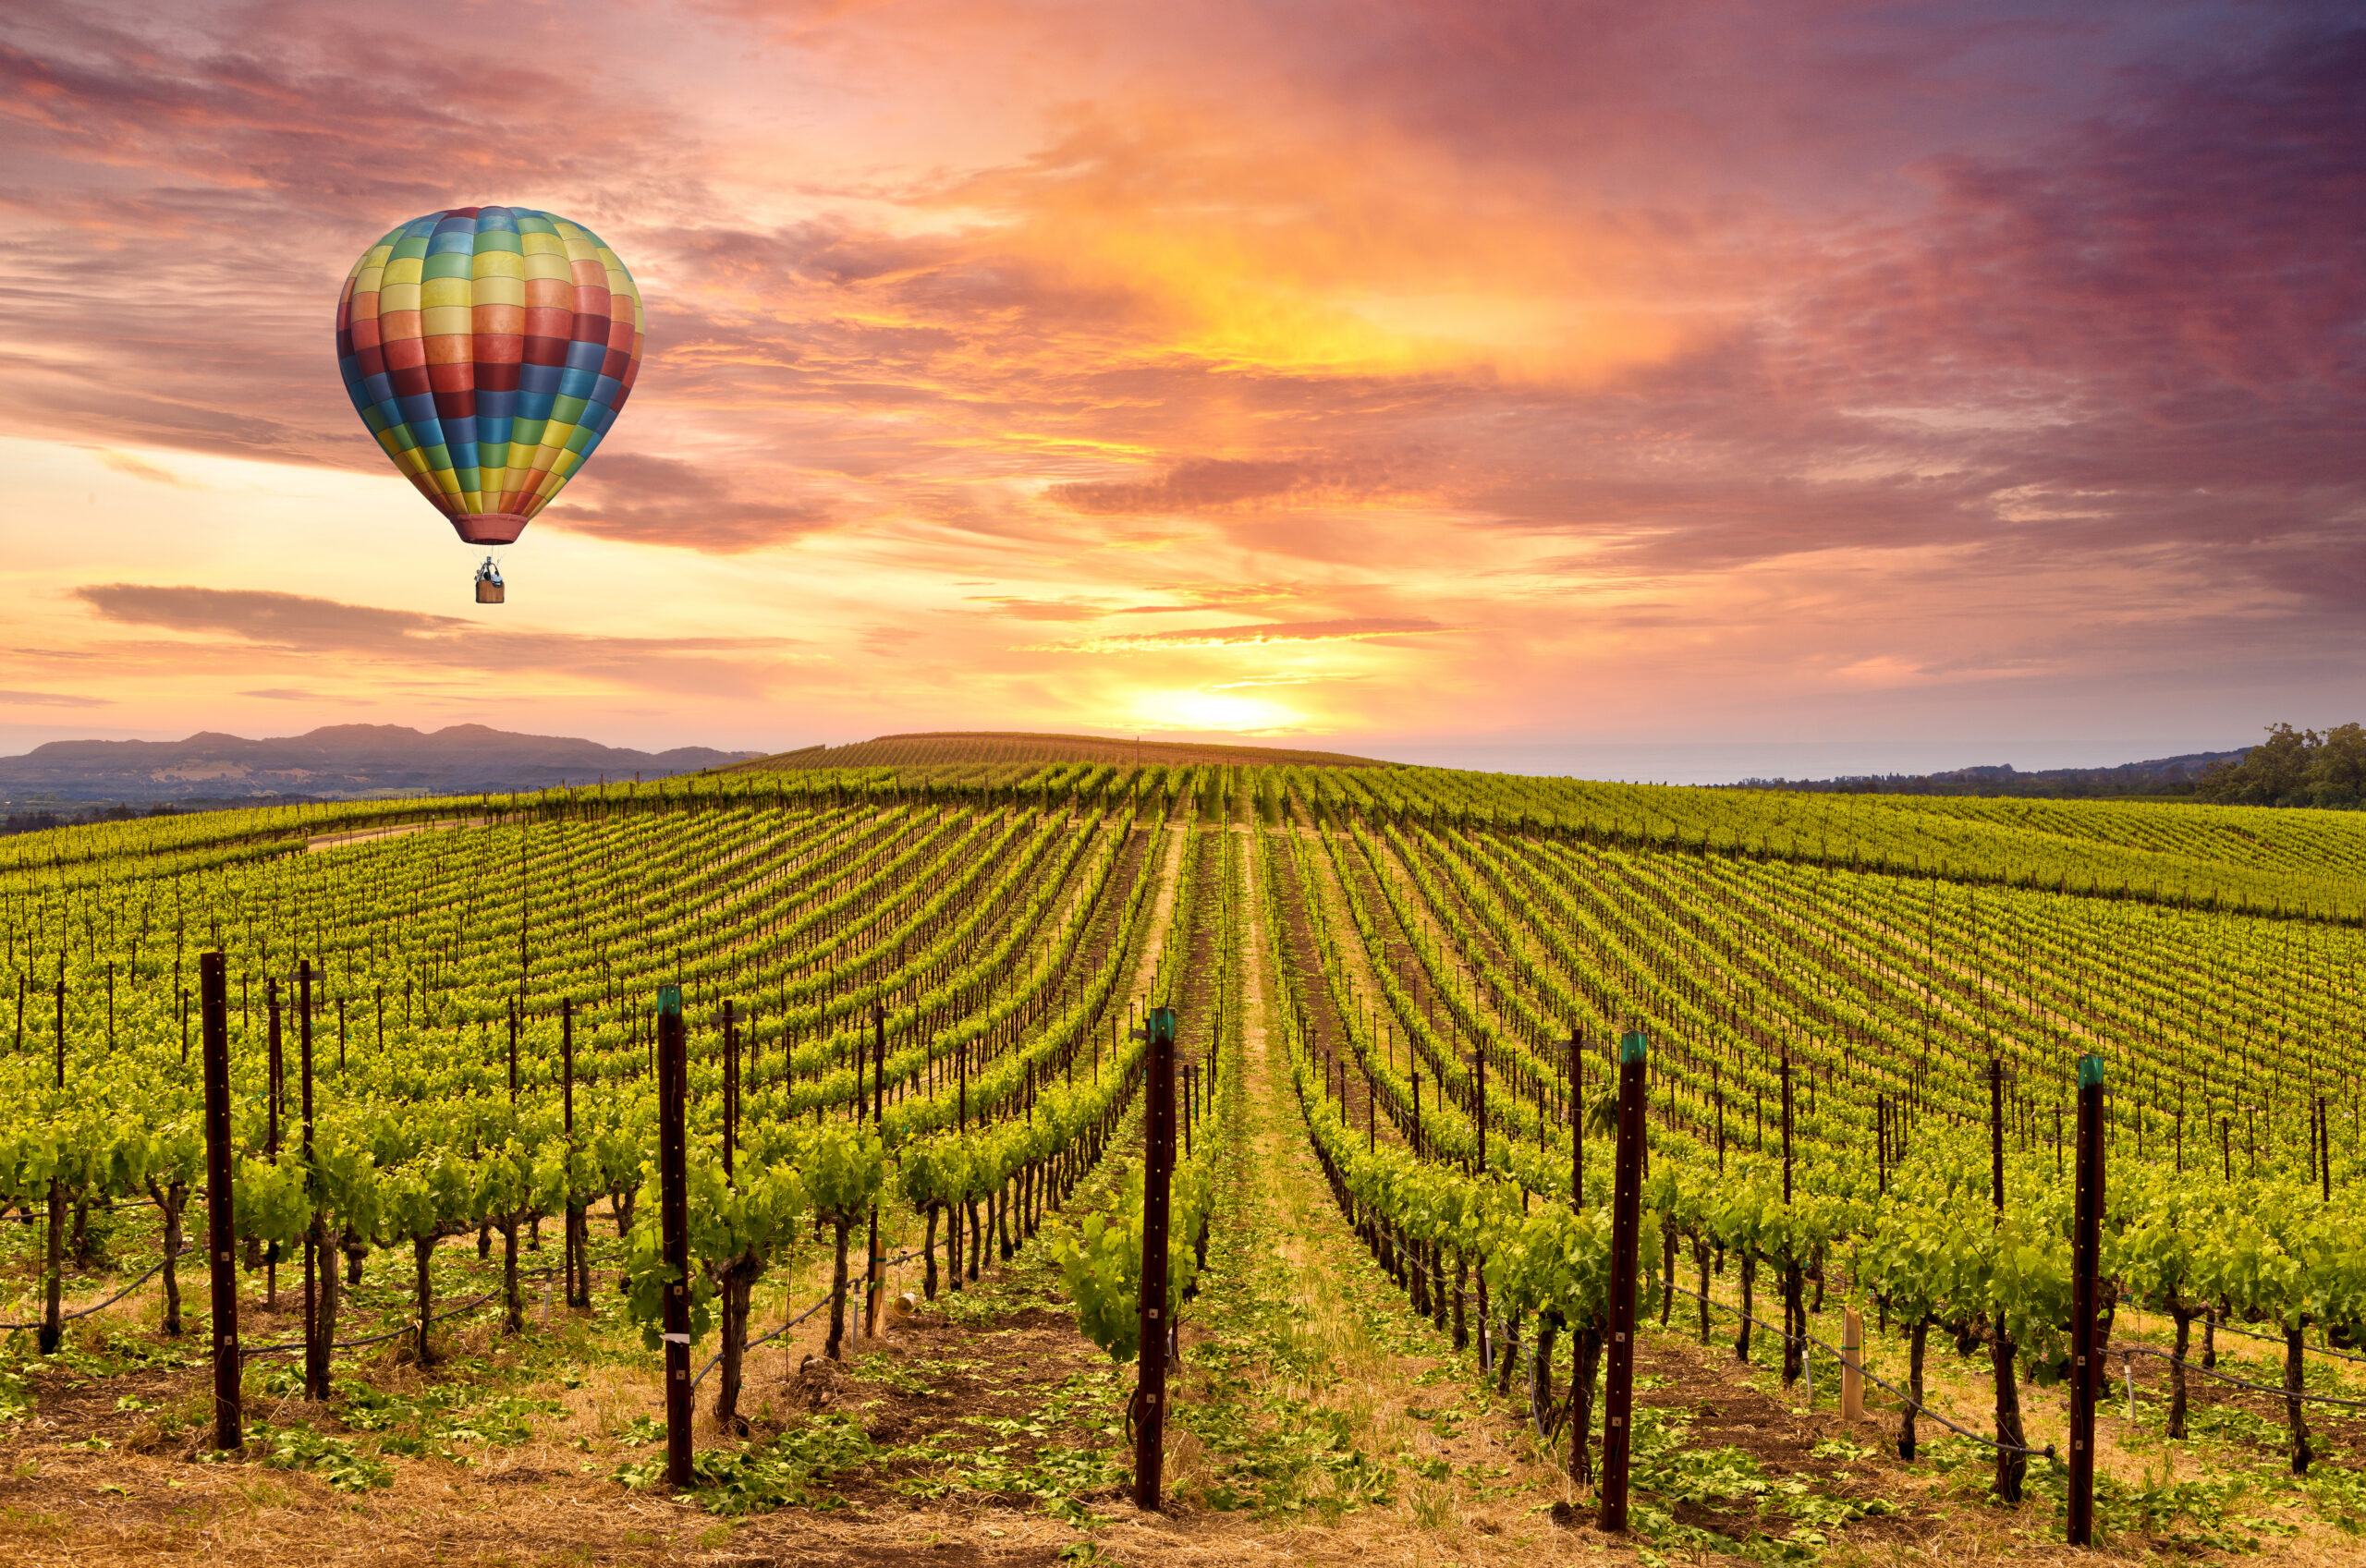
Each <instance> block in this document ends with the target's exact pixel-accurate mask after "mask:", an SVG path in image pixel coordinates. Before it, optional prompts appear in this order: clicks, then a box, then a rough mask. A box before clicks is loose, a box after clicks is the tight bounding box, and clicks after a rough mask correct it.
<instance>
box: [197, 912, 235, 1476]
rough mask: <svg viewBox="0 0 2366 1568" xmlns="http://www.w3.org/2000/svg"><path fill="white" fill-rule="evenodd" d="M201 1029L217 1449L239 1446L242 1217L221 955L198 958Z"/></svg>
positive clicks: (227, 987) (227, 1000) (226, 995)
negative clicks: (236, 1196) (234, 1172)
mask: <svg viewBox="0 0 2366 1568" xmlns="http://www.w3.org/2000/svg"><path fill="white" fill-rule="evenodd" d="M198 1029H199V1032H200V1034H201V1036H202V1037H203V1042H202V1054H203V1056H204V1058H205V1062H204V1072H205V1263H206V1269H207V1271H208V1273H209V1275H210V1276H211V1278H212V1281H213V1446H214V1447H215V1448H218V1449H222V1450H225V1451H228V1450H232V1449H237V1448H241V1447H243V1446H245V1443H246V1433H245V1430H244V1428H243V1424H242V1423H241V1421H240V1420H239V1411H238V1269H237V1266H236V1264H235V1263H234V1261H233V1255H234V1254H235V1253H236V1252H237V1251H238V1218H237V1215H236V1213H235V1212H234V1211H233V1209H232V1205H231V1197H230V1169H231V1167H230V981H229V976H228V972H227V970H226V968H225V966H224V960H223V956H222V954H220V953H208V954H202V955H201V956H200V957H199V959H198Z"/></svg>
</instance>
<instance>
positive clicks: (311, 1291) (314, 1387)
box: [296, 958, 336, 1399]
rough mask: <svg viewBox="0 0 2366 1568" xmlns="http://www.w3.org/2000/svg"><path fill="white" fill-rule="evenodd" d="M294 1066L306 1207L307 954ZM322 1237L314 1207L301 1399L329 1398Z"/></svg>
mask: <svg viewBox="0 0 2366 1568" xmlns="http://www.w3.org/2000/svg"><path fill="white" fill-rule="evenodd" d="M296 1065H297V1072H298V1074H299V1076H300V1077H301V1078H302V1081H303V1107H304V1185H305V1187H306V1189H307V1192H306V1197H307V1201H308V1206H311V1205H312V1204H317V1202H318V1197H317V1196H316V1195H314V1194H312V1193H311V1190H310V1189H311V1183H312V961H311V959H309V958H306V959H303V960H301V961H299V963H298V964H297V966H296ZM326 1243H327V1238H326V1237H324V1236H323V1234H321V1216H320V1210H319V1209H318V1208H313V1209H312V1213H311V1218H310V1220H309V1221H308V1222H307V1223H306V1224H305V1227H304V1397H305V1398H307V1399H326V1398H328V1397H329V1335H328V1324H327V1320H326V1319H327V1315H326V1314H325V1313H323V1311H322V1305H323V1301H322V1291H323V1288H324V1284H323V1280H322V1279H321V1270H322V1269H323V1267H325V1268H327V1269H328V1270H330V1275H331V1277H330V1279H329V1280H328V1281H327V1282H325V1288H327V1289H335V1268H336V1265H335V1263H334V1262H333V1261H331V1259H332V1258H334V1257H335V1254H334V1253H325V1254H324V1250H323V1249H324V1246H325V1245H326Z"/></svg>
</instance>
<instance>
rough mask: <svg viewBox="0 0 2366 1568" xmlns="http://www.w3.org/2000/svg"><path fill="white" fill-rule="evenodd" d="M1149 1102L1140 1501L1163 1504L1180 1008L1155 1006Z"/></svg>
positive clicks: (1138, 1395)
mask: <svg viewBox="0 0 2366 1568" xmlns="http://www.w3.org/2000/svg"><path fill="white" fill-rule="evenodd" d="M1142 1032H1143V1034H1144V1035H1145V1037H1146V1038H1147V1041H1148V1044H1149V1048H1150V1049H1149V1051H1148V1053H1147V1054H1148V1058H1149V1059H1148V1061H1147V1062H1145V1063H1144V1066H1145V1067H1146V1068H1147V1070H1148V1072H1147V1081H1146V1084H1145V1086H1144V1087H1145V1089H1146V1091H1147V1096H1148V1098H1147V1100H1146V1101H1145V1104H1144V1106H1143V1111H1144V1115H1143V1122H1144V1132H1145V1144H1146V1146H1147V1147H1146V1148H1145V1149H1144V1156H1145V1158H1144V1161H1143V1171H1142V1295H1141V1307H1140V1312H1141V1324H1140V1337H1141V1370H1140V1382H1139V1383H1138V1384H1137V1386H1136V1388H1135V1392H1134V1506H1135V1507H1137V1508H1140V1509H1145V1510H1148V1509H1154V1508H1156V1507H1157V1506H1158V1504H1159V1482H1160V1473H1161V1471H1162V1470H1163V1469H1164V1468H1165V1461H1166V1341H1167V1328H1168V1325H1167V1321H1166V1307H1167V1299H1166V1294H1167V1293H1166V1229H1167V1199H1168V1189H1169V1187H1170V1185H1172V1182H1173V1178H1174V1175H1175V1009H1174V1008H1172V1007H1153V1008H1152V1009H1150V1013H1149V1016H1148V1018H1147V1019H1146V1020H1145V1027H1144V1028H1143V1031H1142Z"/></svg>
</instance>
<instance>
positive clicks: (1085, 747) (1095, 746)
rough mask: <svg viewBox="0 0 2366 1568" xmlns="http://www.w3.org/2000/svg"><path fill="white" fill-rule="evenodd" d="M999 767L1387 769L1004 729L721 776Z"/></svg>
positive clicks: (814, 751) (1223, 748)
mask: <svg viewBox="0 0 2366 1568" xmlns="http://www.w3.org/2000/svg"><path fill="white" fill-rule="evenodd" d="M1002 762H1119V763H1125V762H1155V763H1162V764H1165V765H1167V766H1209V765H1231V766H1238V767H1251V766H1255V765H1258V764H1261V763H1262V764H1266V765H1269V766H1274V767H1280V766H1285V765H1287V766H1292V767H1299V768H1384V767H1387V766H1389V764H1388V763H1385V762H1382V761H1379V760H1375V759H1373V758H1370V757H1350V756H1348V755H1347V754H1346V753H1344V752H1338V751H1298V750H1291V749H1289V748H1284V747H1278V746H1250V745H1245V744H1241V743H1238V742H1225V743H1214V744H1209V743H1201V742H1194V741H1175V740H1112V739H1109V738H1108V737H1106V736H1104V735H1027V734H1018V733H1013V732H1010V731H1006V730H937V731H930V732H928V733H926V734H922V735H880V736H878V737H877V738H875V739H872V740H859V741H855V742H853V743H852V744H850V745H847V746H809V747H806V748H803V749H802V750H798V751H784V752H781V753H779V754H777V755H775V756H772V757H759V758H756V759H755V760H752V761H748V762H742V763H739V764H738V765H737V766H735V767H732V768H726V769H720V770H717V771H718V772H747V771H762V770H771V769H780V768H921V767H933V766H977V765H980V764H988V765H991V764H994V763H1002Z"/></svg>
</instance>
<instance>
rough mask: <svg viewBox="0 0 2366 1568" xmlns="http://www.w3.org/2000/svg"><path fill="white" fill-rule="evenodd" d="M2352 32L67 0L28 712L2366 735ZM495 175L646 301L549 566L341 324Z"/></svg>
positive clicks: (1626, 755)
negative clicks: (400, 470) (614, 402)
mask: <svg viewBox="0 0 2366 1568" xmlns="http://www.w3.org/2000/svg"><path fill="white" fill-rule="evenodd" d="M2345 12H2347V13H2348V16H2347V17H2346V18H2345V15H2344V13H2345ZM2355 18H2356V13H2355V12H2354V11H2349V9H2348V7H2343V6H2323V5H2292V6H2277V5H2224V6H2214V5H2180V4H2175V3H2170V0H2140V3H2129V4H2111V3H2094V4H2085V5H2080V6H2062V5H2059V4H2029V5H1996V4H1990V5H1956V6H1949V5H1936V4H1934V5H1897V6H1879V5H1850V4H1845V3H1840V0H1788V3H1785V0H1774V3H1750V4H1731V5H1725V4H1677V5H1669V6H1645V5H1637V4H1633V3H1631V0H1627V3H1619V4H1604V5H1585V4H1543V3H1531V0H1489V3H1487V4H1471V3H1470V0H1428V3H1415V0H1353V3H1347V0H1264V3H1262V4H1248V3H1223V0H1176V3H1166V4H1135V3H1131V0H1090V3H1078V4H1055V3H1041V4H1024V3H1017V0H1010V3H1005V0H944V3H937V0H909V3H895V0H812V3H810V4H794V3H773V0H710V3H705V4H678V3H677V4H667V3H664V0H647V3H643V4H604V3H600V0H569V3H567V4H564V5H560V4H550V5H506V4H491V3H486V4H452V3H444V0H424V3H416V4H414V3H408V0H407V3H406V4H404V5H402V6H361V5H348V4H341V3H337V4H322V3H317V0H315V3H311V4H274V5H253V6H239V5H173V4H155V3H143V4H139V5H113V4H104V3H102V4H91V3H90V0H73V3H70V4H68V3H65V0H54V3H43V0H32V3H30V4H28V3H23V0H18V3H14V4H6V5H0V462H5V465H6V472H7V475H8V483H7V486H6V503H5V506H0V545H5V549H0V592H5V595H6V598H5V603H6V611H5V614H6V619H7V623H8V625H7V635H6V638H0V751H6V752H13V751H20V750H23V749H25V748H28V747H30V746H33V745H36V744H39V743H40V742H42V741H43V740H49V739H56V738H65V737H79V736H88V735H99V736H140V737H147V738H163V737H173V736H179V735H187V734H189V733H190V732H191V731H194V730H199V729H214V730H226V731H230V732H233V733H237V734H242V735H287V734H294V733H298V732H300V731H303V730H307V729H310V728H312V727H313V726H315V725H319V724H323V723H348V722H369V723H409V724H417V725H420V726H421V727H425V728H433V727H435V726H438V725H441V724H446V723H462V722H480V723H492V724H496V725H499V726H500V727H503V728H507V729H518V730H528V731H532V732H536V733H544V734H566V735H589V736H591V737H593V738H596V739H600V740H604V741H608V742H612V743H616V744H622V745H631V746H640V747H652V748H654V747H669V746H676V745H684V744H707V745H716V746H729V747H757V748H766V749H772V748H789V747H797V746H802V745H807V744H811V743H812V742H815V741H832V742H837V741H845V740H848V739H854V738H860V737H863V736H868V735H875V734H881V733H885V732H892V731H899V730H912V729H937V728H964V729H969V728H1007V729H1027V730H1054V729H1059V730H1086V731H1093V732H1098V733H1118V734H1135V733H1140V734H1142V735H1177V736H1184V735H1189V736H1197V735H1207V734H1211V733H1229V734H1238V735H1248V736H1252V737H1262V738H1271V739H1274V740H1277V741H1284V742H1287V743H1290V744H1298V745H1318V746H1323V747H1328V748H1336V749H1346V750H1364V751H1369V752H1372V753H1374V754H1377V755H1383V756H1401V757H1405V758H1407V759H1409V760H1441V761H1446V760H1453V761H1463V762H1468V763H1471V764H1474V765H1482V766H1501V767H1533V768H1535V769H1537V770H1538V771H1556V772H1557V771H1564V769H1565V768H1566V769H1567V770H1569V771H1579V772H1589V771H1590V772H1605V773H1623V774H1625V775H1626V776H1637V777H1646V776H1647V777H1671V778H1673V777H1691V776H1699V777H1703V778H1714V777H1726V778H1730V777H1736V776H1739V775H1740V774H1742V773H1747V772H1790V773H1792V774H1794V775H1798V774H1800V773H1809V772H1813V773H1821V772H1834V771H1838V770H1841V769H1846V770H1848V771H1858V770H1862V769H1885V768H1887V767H1891V766H1896V767H1914V768H1922V767H1945V766H1956V765H1962V764H1968V763H1979V762H1994V761H2006V760H2009V761H2013V762H2015V763H2018V764H2020V765H2022V766H2045V765H2062V764H2066V763H2091V764H2100V763H2110V762H2118V761H2125V760H2134V759H2136V758H2139V757H2145V756H2158V755H2163V754H2165V753H2168V752H2172V751H2177V750H2186V749H2195V748H2206V747H2226V746H2233V745H2241V744H2245V743H2247V742H2248V741H2249V740H2250V739H2251V738H2252V737H2253V736H2255V735H2257V734H2258V731H2259V728H2260V726H2261V725H2262V724H2264V723H2267V722H2269V721H2272V720H2278V719H2288V720H2290V721H2292V722H2294V723H2302V724H2317V725H2323V724H2325V723H2336V722H2340V721H2343V720H2348V719H2353V718H2366V681H2361V679H2360V674H2359V672H2360V654H2361V651H2366V618H2361V615H2360V611H2361V610H2366V267H2361V265H2360V255H2361V240H2362V239H2366V94H2361V93H2360V90H2359V84H2360V82H2361V81H2366V29H2361V28H2360V26H2359V25H2358V24H2357V22H2356V19H2355ZM2345 20H2347V21H2348V22H2349V24H2350V25H2349V29H2348V30H2341V24H2342V23H2343V22H2344V21H2345ZM481 203H502V204H511V205H518V206H527V207H536V208H543V209H547V210H549V211H552V212H555V213H562V214H564V215H566V216H567V217H571V218H574V219H577V220H578V221H579V222H581V223H583V224H584V225H588V226H589V227H591V228H592V229H594V230H596V231H597V232H598V233H599V235H600V236H601V237H603V238H604V239H605V240H606V241H607V242H608V243H609V244H610V245H611V246H613V247H614V248H615V249H616V251H617V253H618V254H619V255H620V256H621V257H622V258H623V259H624V261H626V262H627V263H628V265H629V266H630V267H631V269H632V270H633V273H634V274H635V276H636V278H637V279H638V280H639V283H640V288H641V291H642V295H643V298H644V299H645V301H646V306H647V315H648V332H647V359H646V363H645V365H644V367H643V369H642V371H641V373H640V383H639V385H638V388H637V389H636V390H635V391H634V393H633V395H632V399H631V402H630V404H629V406H628V407H627V408H626V409H625V410H624V413H623V415H622V417H621V418H620V419H618V421H617V424H616V430H615V432H614V433H613V434H612V435H611V436H610V437H609V438H608V440H607V442H606V444H604V446H603V447H602V448H601V449H600V451H599V452H598V453H597V454H596V455H595V456H593V458H592V459H591V462H590V463H589V465H588V466H587V467H586V468H584V470H583V473H582V476H581V477H580V478H579V479H577V480H575V481H574V482H573V483H572V484H571V485H570V486H569V487H568V488H567V491H566V492H564V494H563V495H562V496H561V497H560V499H559V500H558V501H557V502H556V503H555V504H553V505H552V507H551V509H550V510H549V511H548V512H546V513H545V514H543V517H541V518H539V519H538V520H537V521H536V522H535V523H534V525H533V526H532V527H531V529H528V531H527V533H526V535H525V537H524V538H523V539H522V540H521V541H519V542H518V544H516V545H514V546H511V547H508V548H506V549H505V550H503V551H502V552H501V557H502V561H503V566H504V570H505V572H506V574H507V576H508V578H509V582H510V592H509V599H510V602H508V603H507V604H506V605H502V606H494V607H483V608H480V607H479V606H477V605H476V604H475V603H473V602H471V600H470V592H469V577H470V571H471V570H472V568H473V567H474V565H475V564H476V561H477V559H478V557H479V556H481V555H482V551H476V550H471V549H470V547H468V546H466V545H463V544H461V543H460V542H459V541H457V539H455V538H454V537H453V533H452V530H451V529H450V528H449V527H448V526H447V525H446V524H445V522H444V521H443V520H442V519H441V518H440V517H437V516H436V515H435V514H434V513H433V510H432V509H431V508H430V507H429V506H428V505H427V504H426V503H425V502H423V501H422V500H421V498H420V497H419V495H418V494H417V493H416V492H414V491H413V490H412V489H411V488H410V486H409V484H408V483H406V482H405V481H404V480H401V479H400V478H399V477H398V476H397V475H396V473H395V471H394V469H393V468H392V467H391V465H389V464H388V463H387V461H386V460H385V458H384V456H383V455H382V454H381V453H380V452H379V450H378V448H377V446H376V445H375V444H374V443H373V442H372V440H371V438H370V436H369V435H368V434H367V432H364V430H363V429H362V427H361V424H360V421H359V420H358V419H356V418H355V416H354V413H353V410H352V408H351V407H350V406H349V404H348V401H347V399H346V396H345V394H344V392H343V390H342V388H341V386H340V384H339V381H338V374H337V369H336V363H335V353H334V349H333V345H332V342H331V327H332V324H333V322H332V318H333V315H334V311H335V302H336V297H337V291H338V286H339V285H340V283H341V282H342V280H343V279H344V277H345V275H346V273H347V271H348V268H349V267H350V266H351V265H352V264H353V261H354V260H355V258H356V257H358V256H359V255H360V253H361V252H362V250H363V249H365V248H366V247H368V246H369V245H370V244H372V242H373V241H375V240H376V239H377V238H378V237H380V236H381V235H383V234H384V233H385V232H386V231H387V230H388V229H389V228H391V227H392V226H394V225H396V224H397V223H400V222H402V221H403V220H405V219H409V218H412V217H415V216H417V215H419V214H421V213H427V212H431V211H433V210H436V209H439V208H445V207H455V206H471V205H477V204H481ZM1688 770H1689V772H1688Z"/></svg>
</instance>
